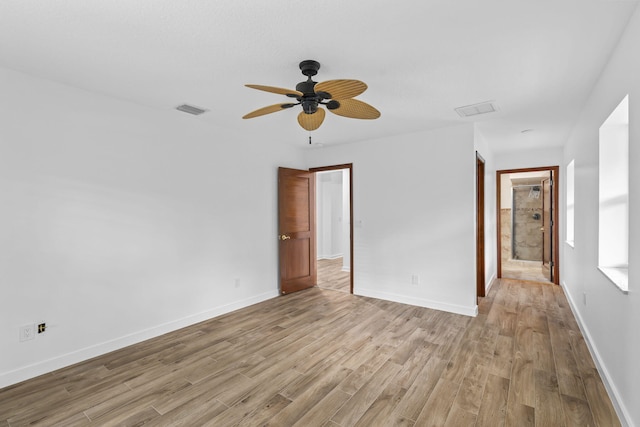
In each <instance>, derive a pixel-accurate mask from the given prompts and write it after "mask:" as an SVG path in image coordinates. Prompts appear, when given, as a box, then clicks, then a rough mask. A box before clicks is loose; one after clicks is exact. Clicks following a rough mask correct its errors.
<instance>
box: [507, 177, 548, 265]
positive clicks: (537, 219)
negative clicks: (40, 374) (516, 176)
mask: <svg viewBox="0 0 640 427" xmlns="http://www.w3.org/2000/svg"><path fill="white" fill-rule="evenodd" d="M511 191H512V198H511V200H512V207H511V259H514V260H526V261H540V262H542V254H543V234H542V233H541V231H540V230H541V228H542V214H543V211H542V188H541V185H540V182H538V183H535V184H518V185H514V186H513V187H512V189H511Z"/></svg>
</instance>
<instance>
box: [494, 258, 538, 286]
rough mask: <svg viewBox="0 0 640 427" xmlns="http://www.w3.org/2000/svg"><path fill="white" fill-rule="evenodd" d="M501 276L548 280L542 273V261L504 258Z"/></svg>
mask: <svg viewBox="0 0 640 427" xmlns="http://www.w3.org/2000/svg"><path fill="white" fill-rule="evenodd" d="M502 277H503V278H505V279H517V280H533V281H536V282H549V280H548V279H547V278H546V277H545V276H544V274H543V273H542V261H522V260H513V259H509V260H505V261H503V262H502Z"/></svg>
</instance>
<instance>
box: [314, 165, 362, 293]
mask: <svg viewBox="0 0 640 427" xmlns="http://www.w3.org/2000/svg"><path fill="white" fill-rule="evenodd" d="M343 169H348V170H349V293H350V294H353V163H345V164H342V165H332V166H321V167H317V168H309V172H325V171H335V170H343Z"/></svg>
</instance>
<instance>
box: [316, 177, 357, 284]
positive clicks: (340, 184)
mask: <svg viewBox="0 0 640 427" xmlns="http://www.w3.org/2000/svg"><path fill="white" fill-rule="evenodd" d="M312 171H315V172H316V239H317V258H318V264H317V265H318V282H317V283H318V287H319V288H325V289H332V290H336V291H340V292H347V293H353V287H352V275H351V266H352V260H351V258H352V248H351V246H352V242H351V235H352V234H351V233H352V227H351V168H350V165H349V167H344V166H342V167H341V166H336V167H330V168H317V169H312Z"/></svg>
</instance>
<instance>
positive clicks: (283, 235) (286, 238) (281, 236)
mask: <svg viewBox="0 0 640 427" xmlns="http://www.w3.org/2000/svg"><path fill="white" fill-rule="evenodd" d="M290 238H291V236H287V235H286V234H281V235H280V236H278V239H280V240H289V239H290Z"/></svg>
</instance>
